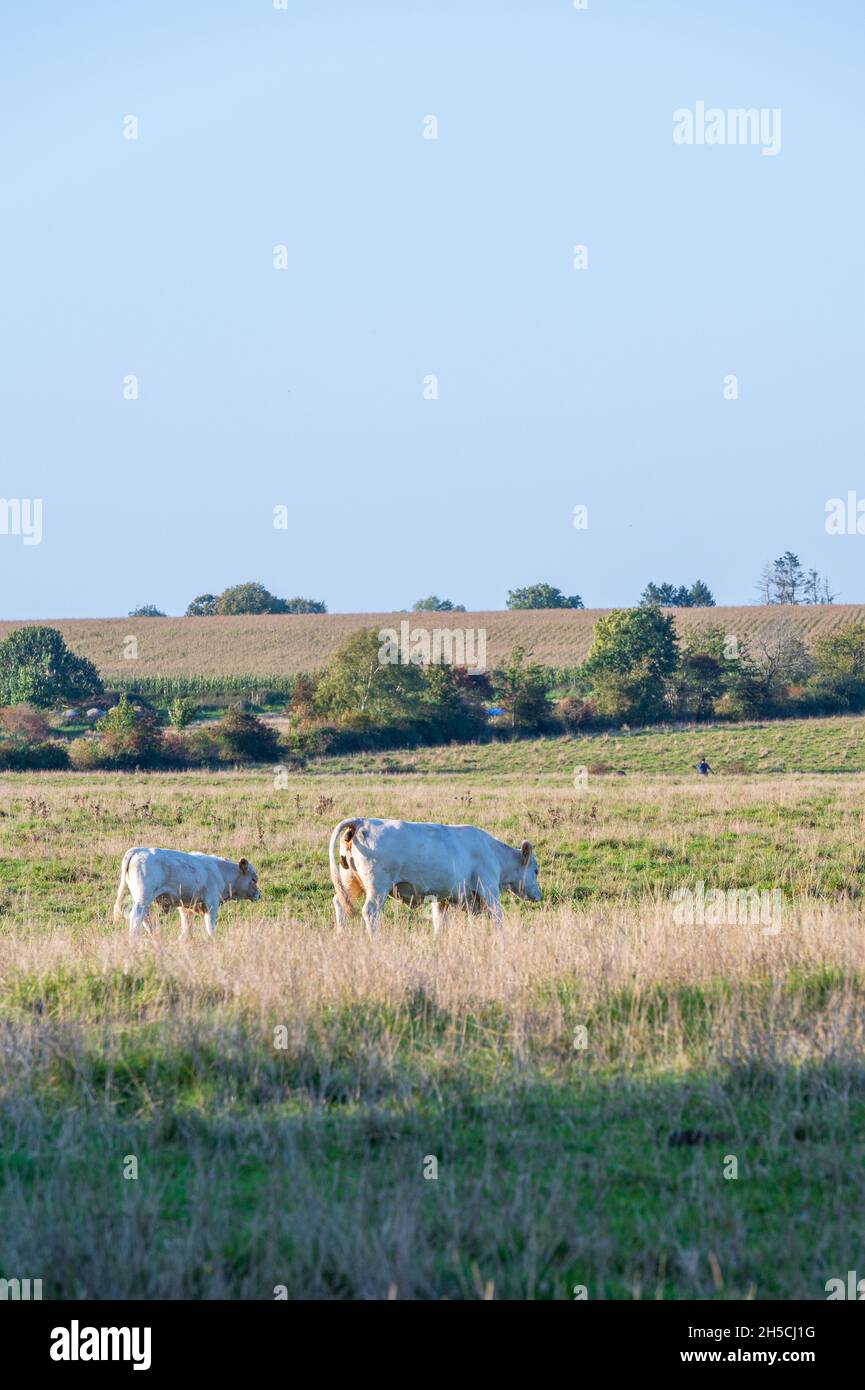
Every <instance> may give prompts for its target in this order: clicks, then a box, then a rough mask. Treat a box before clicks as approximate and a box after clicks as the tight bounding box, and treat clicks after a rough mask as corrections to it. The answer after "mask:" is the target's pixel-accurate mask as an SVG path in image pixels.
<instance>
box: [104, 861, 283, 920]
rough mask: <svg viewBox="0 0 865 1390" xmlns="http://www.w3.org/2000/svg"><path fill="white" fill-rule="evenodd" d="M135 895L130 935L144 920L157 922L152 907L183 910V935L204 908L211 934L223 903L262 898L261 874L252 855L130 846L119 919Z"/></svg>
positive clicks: (116, 914) (119, 899)
mask: <svg viewBox="0 0 865 1390" xmlns="http://www.w3.org/2000/svg"><path fill="white" fill-rule="evenodd" d="M127 888H128V889H129V892H130V893H131V894H132V908H131V910H130V913H129V935H130V936H137V935H138V933H139V932H140V930H141V927H142V925H143V926H146V927H147V928H148V930H149V929H150V928H151V927H152V925H153V924H152V922H151V920H150V915H149V914H150V908H151V905H152V904H153V903H158V904H159V906H160V907H176V908H179V909H180V935H181V936H186V934H187V933H188V931H189V917H190V913H192V912H203V913H204V929H205V931H206V932H207V935H208V936H215V934H216V918H217V915H218V913H219V906H220V903H224V902H227V901H228V899H229V898H248V899H250V900H251V901H252V902H258V899H259V898H260V897H261V894H260V893H259V891H258V874H257V873H256V872H255V869H254V868H253V867H252V865H251V864H250V862H249V860H248V859H241V860H240V861H239V862H238V861H237V860H236V859H221V858H219V857H218V856H217V855H215V854H200V853H198V852H197V851H196V852H193V853H192V854H185V853H184V852H183V851H182V850H179V849H128V850H127V851H126V853H125V854H124V856H123V863H122V864H121V866H120V884H119V886H118V889H117V900H116V902H115V904H114V920H115V922H119V921H120V917H121V914H122V909H123V895H124V893H125V892H126V889H127Z"/></svg>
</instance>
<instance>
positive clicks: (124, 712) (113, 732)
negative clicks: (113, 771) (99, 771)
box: [98, 695, 162, 768]
mask: <svg viewBox="0 0 865 1390" xmlns="http://www.w3.org/2000/svg"><path fill="white" fill-rule="evenodd" d="M98 739H99V749H100V753H101V755H102V757H103V759H104V760H105V761H104V765H105V766H108V767H118V768H133V767H154V766H156V765H157V764H158V763H159V762H161V760H162V731H161V729H160V727H159V719H158V716H157V715H156V713H155V711H154V710H152V709H146V708H144V709H140V710H136V709H134V708H133V706H132V705H131V704H130V702H129V699H128V697H127V696H126V695H124V696H123V697H122V698H121V699H120V700H119V702H118V703H117V704H116V705H115V706H114V708H113V709H112V710H109V711H108V713H107V714H106V716H105V718H104V719H103V720H102V722H101V723H100V725H99V735H98Z"/></svg>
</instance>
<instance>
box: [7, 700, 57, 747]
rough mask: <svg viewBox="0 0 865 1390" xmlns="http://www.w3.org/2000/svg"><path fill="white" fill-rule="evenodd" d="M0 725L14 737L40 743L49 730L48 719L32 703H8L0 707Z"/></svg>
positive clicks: (45, 737)
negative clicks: (2, 707)
mask: <svg viewBox="0 0 865 1390" xmlns="http://www.w3.org/2000/svg"><path fill="white" fill-rule="evenodd" d="M0 727H2V729H3V730H4V732H5V733H7V734H11V735H12V736H13V737H14V738H19V739H23V740H24V741H26V742H27V743H40V742H43V741H44V740H45V739H47V737H48V734H49V732H50V730H49V727H48V720H47V719H46V718H45V716H44V714H42V713H41V712H40V711H39V710H38V709H35V708H34V707H33V705H26V704H21V705H8V706H7V707H6V708H5V709H0Z"/></svg>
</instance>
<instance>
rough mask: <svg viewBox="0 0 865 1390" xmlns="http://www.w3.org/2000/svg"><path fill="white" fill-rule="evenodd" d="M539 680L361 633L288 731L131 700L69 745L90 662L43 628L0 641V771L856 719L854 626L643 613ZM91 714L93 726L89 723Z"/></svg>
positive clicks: (861, 654) (629, 616)
mask: <svg viewBox="0 0 865 1390" xmlns="http://www.w3.org/2000/svg"><path fill="white" fill-rule="evenodd" d="M553 682H554V677H553V673H551V672H550V671H549V670H548V669H547V668H544V667H542V666H540V665H539V664H537V663H535V662H534V661H533V660H532V657H531V653H530V652H528V651H527V650H526V649H525V648H523V647H520V646H517V647H515V648H514V649H513V651H512V652H511V653H510V655H509V656H508V657H507V659H506V660H505V661H503V662H502V664H501V665H500V666H499V667H498V668H496V669H495V670H493V671H492V672H490V673H488V674H473V673H470V672H468V671H467V670H465V669H463V668H458V667H453V666H449V665H427V666H423V665H414V664H412V663H408V664H402V663H401V662H389V661H383V660H382V655H381V641H380V637H379V634H378V632H377V631H376V630H365V631H359V632H355V633H353V634H351V635H350V636H349V637H347V638H346V639H345V641H344V642H343V644H342V646H341V647H340V648H339V649H338V650H337V651H336V652H335V653H334V655H333V656H332V658H331V660H330V662H329V664H328V666H327V668H326V669H325V670H324V671H323V672H320V673H316V674H313V675H306V676H299V677H298V678H297V679H296V680H295V683H294V688H293V692H292V695H291V699H290V703H289V706H288V710H287V712H288V714H289V721H288V734H287V736H286V738H285V739H283V740H280V739H279V738H278V737H277V735H276V733H275V732H274V730H273V728H272V727H271V726H270V725H268V724H266V723H264V722H263V721H261V720H259V719H258V718H257V717H256V716H255V714H254V713H253V712H252V711H250V710H249V709H247V708H243V707H238V708H235V709H233V710H230V711H229V712H228V713H227V714H226V715H225V716H224V718H223V719H222V720H221V721H218V722H216V721H213V720H210V719H205V720H203V721H202V719H201V717H200V714H199V711H198V709H197V707H196V705H195V704H194V702H192V701H190V700H188V699H186V700H181V699H176V700H174V701H173V702H172V703H171V705H170V706H169V708H168V710H167V711H164V710H163V711H161V712H160V710H158V709H156V708H155V707H154V706H153V705H151V704H149V703H148V702H147V701H146V700H143V699H139V698H138V697H136V698H135V701H134V703H133V702H132V701H131V700H130V699H128V698H126V697H123V698H122V699H120V700H119V702H118V701H117V697H116V694H115V695H114V696H103V697H102V698H101V701H100V703H101V705H102V707H103V708H104V707H105V706H106V705H108V704H112V705H113V707H112V708H110V709H109V710H108V712H107V713H105V714H104V716H103V717H102V718H101V719H100V721H99V723H98V725H97V726H96V728H95V731H94V732H93V733H92V734H91V735H89V736H88V737H85V738H78V739H73V741H72V742H71V743H69V744H68V746H67V744H66V743H65V742H60V741H58V739H57V738H56V737H55V736H54V735H53V734H52V732H51V730H50V729H49V726H48V724H47V722H46V719H45V716H44V715H43V714H42V713H40V711H42V710H46V709H49V708H50V707H51V706H56V705H57V704H58V703H59V702H68V701H70V700H76V701H86V700H91V699H95V700H100V692H101V691H102V683H101V681H100V679H99V675H98V672H97V671H96V669H95V668H94V667H93V665H92V663H90V662H89V661H87V660H86V659H84V658H82V657H79V656H77V655H76V654H75V653H73V652H71V651H69V649H68V648H67V647H66V644H65V642H64V640H63V638H62V636H61V634H60V633H59V632H57V631H55V630H54V629H52V628H45V627H42V628H40V627H32V628H21V629H18V630H16V631H15V632H13V633H12V634H10V636H9V637H8V638H6V640H5V641H4V642H3V643H0V705H2V706H4V707H5V708H4V709H3V711H2V713H0V766H7V767H28V766H29V767H62V766H65V765H67V763H68V761H69V758H70V757H71V759H72V761H73V762H74V763H75V765H76V766H79V767H84V768H88V767H134V766H159V765H172V766H183V765H200V764H208V763H218V762H220V761H223V762H224V761H226V760H229V761H231V760H237V759H241V758H249V759H253V760H255V761H279V760H280V758H282V757H292V756H299V757H303V756H305V755H308V754H316V753H327V752H337V751H351V750H352V749H360V748H369V747H382V748H384V747H396V746H400V745H402V746H408V745H415V744H419V743H440V742H443V741H450V740H456V741H467V740H473V739H478V738H481V737H485V736H487V735H488V734H489V732H490V731H491V730H493V731H494V730H495V729H497V728H501V727H502V726H504V727H505V728H507V729H510V730H513V731H515V732H525V733H536V732H553V731H556V730H558V731H575V730H578V729H579V730H586V731H588V730H591V729H598V728H604V727H609V726H611V725H619V724H622V723H627V724H629V725H634V724H651V723H655V722H658V721H667V720H705V719H710V718H719V717H720V718H730V719H741V718H766V717H782V716H786V715H790V714H796V713H800V714H820V713H832V712H848V711H849V712H857V711H861V710H865V626H862V625H856V624H851V625H849V626H847V627H844V628H840V629H838V630H837V631H835V632H831V633H827V634H825V635H823V636H820V637H818V638H816V639H815V640H814V641H813V643H812V645H811V647H810V648H808V647H806V645H805V644H804V642H803V641H802V639H801V637H800V636H799V635H798V633H797V632H796V630H795V628H794V627H792V625H790V624H788V623H785V622H784V621H779V622H778V623H775V624H773V625H771V626H770V627H767V628H766V630H765V631H763V632H760V633H758V634H756V635H752V636H750V637H748V638H737V637H735V636H732V635H731V634H729V633H726V632H725V631H724V630H723V629H722V628H720V627H716V626H706V627H701V628H697V629H694V630H692V631H691V632H689V633H687V634H685V636H684V637H681V638H680V637H679V635H678V634H677V631H676V627H675V622H674V619H673V616H672V614H670V613H665V612H664V611H662V609H661V608H660V607H658V606H657V605H656V606H650V605H648V604H646V605H643V606H641V607H639V608H632V609H621V610H618V611H615V612H612V613H609V614H606V615H605V616H604V617H602V618H600V619H599V620H598V622H597V623H596V625H595V629H594V634H593V642H592V646H591V648H590V650H589V653H588V657H587V659H586V661H585V662H584V663H583V665H582V666H581V667H579V668H578V669H577V670H576V671H575V672H574V673H572V677H571V689H570V691H569V693H568V694H566V695H563V696H560V698H558V699H556V698H555V689H554V684H553ZM91 713H93V714H96V713H97V711H96V710H94V711H92V712H91Z"/></svg>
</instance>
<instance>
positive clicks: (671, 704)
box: [577, 606, 865, 724]
mask: <svg viewBox="0 0 865 1390" xmlns="http://www.w3.org/2000/svg"><path fill="white" fill-rule="evenodd" d="M577 685H578V688H579V690H580V692H581V693H582V694H583V695H584V696H585V699H586V700H587V701H588V702H590V703H591V705H592V708H593V711H594V712H595V713H596V714H597V715H598V716H600V717H601V718H602V719H603V718H609V719H614V720H621V719H627V720H628V721H633V722H636V723H640V724H647V723H652V722H656V721H658V720H661V719H669V718H673V719H708V718H710V717H712V716H718V715H720V716H727V717H732V718H757V717H767V716H768V717H772V716H780V715H787V714H792V713H803V714H808V713H829V712H846V711H858V710H862V709H865V626H861V625H858V624H851V625H849V626H847V627H844V628H840V629H838V630H837V631H836V632H831V633H827V634H825V635H823V636H821V637H818V638H816V639H815V640H814V642H813V644H812V646H811V647H810V649H809V648H808V647H807V646H806V645H805V643H804V642H803V640H802V638H801V637H800V636H799V634H798V633H797V632H796V630H795V629H794V628H793V627H792V626H791V625H790V624H787V623H784V622H783V621H779V622H778V623H776V624H774V625H773V626H771V627H770V628H767V629H766V631H765V632H763V633H760V634H759V635H756V636H752V637H749V638H737V637H735V636H733V635H731V634H729V633H727V632H725V631H724V629H723V628H720V627H712V626H707V627H703V628H698V629H695V630H694V631H692V632H691V633H689V634H687V636H686V637H685V638H684V639H683V640H681V641H680V639H679V638H678V636H677V633H676V628H675V624H674V620H673V617H672V615H671V614H667V613H663V612H662V611H661V609H660V608H658V607H654V608H652V607H648V606H647V607H642V608H635V609H634V608H631V609H622V610H620V611H618V612H615V613H610V614H608V615H607V616H605V617H603V618H601V619H599V621H598V623H597V624H596V626H595V630H594V640H593V643H592V647H591V650H590V652H589V655H588V659H587V660H586V662H585V663H584V664H583V666H582V667H581V668H580V670H579V672H578V676H577Z"/></svg>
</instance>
